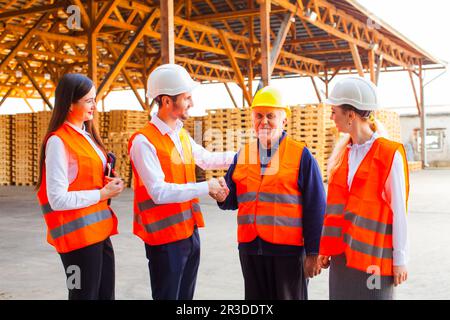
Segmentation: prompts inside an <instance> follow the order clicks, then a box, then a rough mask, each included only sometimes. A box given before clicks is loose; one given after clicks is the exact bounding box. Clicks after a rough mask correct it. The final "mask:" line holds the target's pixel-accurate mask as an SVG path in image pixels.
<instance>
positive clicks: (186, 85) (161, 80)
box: [147, 63, 199, 99]
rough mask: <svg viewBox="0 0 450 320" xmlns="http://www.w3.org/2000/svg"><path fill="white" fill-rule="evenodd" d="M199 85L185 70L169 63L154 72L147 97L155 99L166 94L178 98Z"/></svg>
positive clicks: (149, 80)
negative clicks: (177, 96) (178, 95)
mask: <svg viewBox="0 0 450 320" xmlns="http://www.w3.org/2000/svg"><path fill="white" fill-rule="evenodd" d="M198 85H199V83H198V82H196V81H194V80H192V78H191V76H190V75H189V73H188V72H187V71H186V69H185V68H183V67H182V66H179V65H177V64H173V63H168V64H163V65H161V66H159V67H157V68H156V69H155V70H153V71H152V73H151V74H150V76H149V77H148V80H147V97H148V98H151V99H154V98H156V97H157V96H159V95H162V94H166V95H169V96H176V95H177V94H180V93H184V92H191V91H192V90H193V89H194V88H195V87H196V86H198Z"/></svg>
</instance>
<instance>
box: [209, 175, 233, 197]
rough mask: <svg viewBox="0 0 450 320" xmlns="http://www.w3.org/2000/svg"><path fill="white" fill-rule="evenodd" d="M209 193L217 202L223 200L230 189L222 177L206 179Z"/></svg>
mask: <svg viewBox="0 0 450 320" xmlns="http://www.w3.org/2000/svg"><path fill="white" fill-rule="evenodd" d="M208 188H209V195H210V196H211V197H212V198H213V199H214V200H216V201H217V202H223V201H225V199H226V198H227V196H228V193H229V192H230V190H229V189H228V186H227V183H226V182H225V179H224V178H223V177H220V178H218V179H216V178H212V179H210V180H208Z"/></svg>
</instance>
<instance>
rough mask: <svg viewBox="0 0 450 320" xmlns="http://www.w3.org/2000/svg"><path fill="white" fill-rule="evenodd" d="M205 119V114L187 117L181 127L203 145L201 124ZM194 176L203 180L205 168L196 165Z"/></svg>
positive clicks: (199, 180)
mask: <svg viewBox="0 0 450 320" xmlns="http://www.w3.org/2000/svg"><path fill="white" fill-rule="evenodd" d="M205 119H206V116H204V117H189V118H188V119H187V120H185V121H183V128H184V129H186V130H187V132H188V133H189V135H190V136H191V137H192V139H194V140H195V141H196V142H197V143H198V144H199V145H201V146H203V131H204V130H203V126H204V123H205ZM195 177H196V181H197V182H202V181H205V180H206V175H205V170H203V169H202V168H200V167H199V166H196V167H195Z"/></svg>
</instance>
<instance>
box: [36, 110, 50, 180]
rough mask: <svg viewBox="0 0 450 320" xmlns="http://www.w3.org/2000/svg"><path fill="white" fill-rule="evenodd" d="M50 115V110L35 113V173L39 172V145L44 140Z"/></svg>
mask: <svg viewBox="0 0 450 320" xmlns="http://www.w3.org/2000/svg"><path fill="white" fill-rule="evenodd" d="M51 117H52V112H51V111H39V112H37V113H36V114H35V118H34V119H35V120H36V143H35V146H34V147H35V154H36V155H37V159H36V168H35V170H36V174H39V159H40V157H41V145H42V142H43V141H44V138H45V135H46V134H47V130H48V125H49V123H50V119H51Z"/></svg>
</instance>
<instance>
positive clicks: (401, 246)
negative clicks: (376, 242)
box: [348, 133, 409, 266]
mask: <svg viewBox="0 0 450 320" xmlns="http://www.w3.org/2000/svg"><path fill="white" fill-rule="evenodd" d="M377 137H378V134H376V133H375V134H374V135H373V137H372V138H371V139H370V140H369V141H367V142H366V143H364V144H362V145H357V144H354V145H352V146H350V154H349V176H348V185H349V188H350V186H351V184H352V181H353V177H354V175H355V173H356V171H357V169H358V167H359V165H360V164H361V162H362V160H363V159H364V157H365V156H366V155H367V153H368V152H369V150H370V148H371V146H372V144H373V141H375V139H376V138H377ZM403 166H404V165H403V159H402V156H401V154H400V153H399V152H396V153H395V156H394V161H393V164H392V168H391V171H390V173H389V176H388V178H387V180H386V184H385V188H384V192H383V194H382V196H383V199H385V201H386V202H387V203H388V204H390V206H391V209H392V212H393V225H392V229H393V230H392V241H393V248H394V250H393V263H394V265H395V266H402V265H406V264H407V261H408V249H409V248H408V238H407V220H406V186H405V173H404V167H403Z"/></svg>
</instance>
